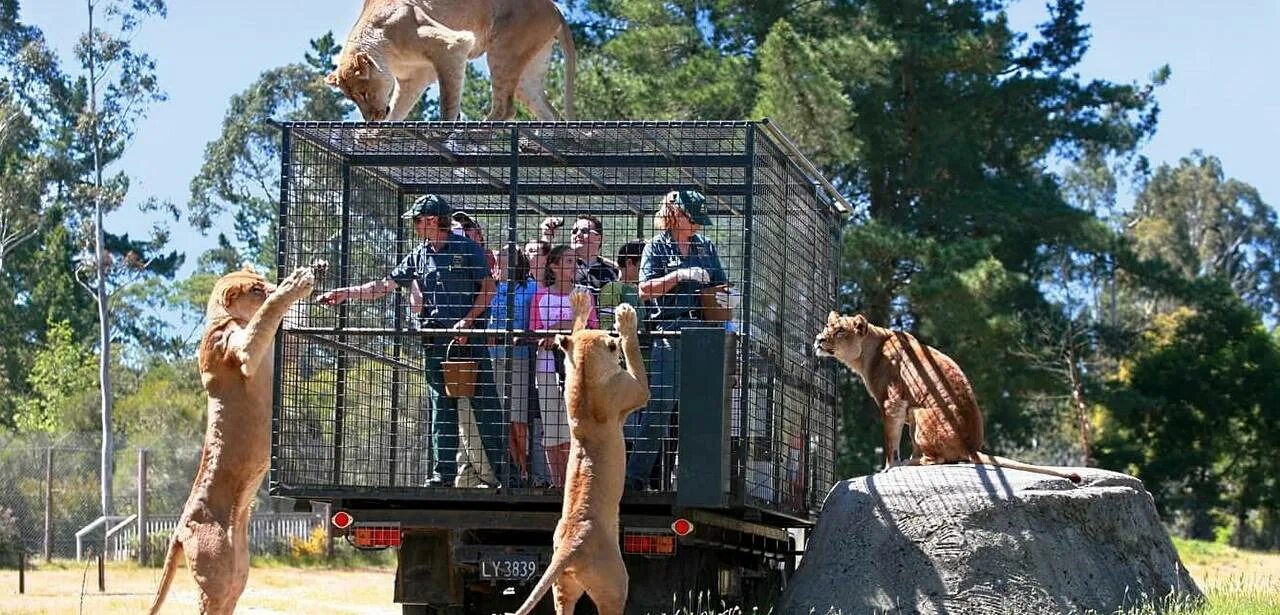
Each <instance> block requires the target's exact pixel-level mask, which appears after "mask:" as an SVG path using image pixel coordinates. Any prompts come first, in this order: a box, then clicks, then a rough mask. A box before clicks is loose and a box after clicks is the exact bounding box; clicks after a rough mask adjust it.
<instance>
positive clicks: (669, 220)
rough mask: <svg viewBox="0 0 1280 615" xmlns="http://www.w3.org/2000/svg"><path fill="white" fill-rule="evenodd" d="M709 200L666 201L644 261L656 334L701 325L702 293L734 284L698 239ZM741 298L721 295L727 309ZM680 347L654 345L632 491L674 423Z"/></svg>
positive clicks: (687, 193) (635, 436) (636, 421)
mask: <svg viewBox="0 0 1280 615" xmlns="http://www.w3.org/2000/svg"><path fill="white" fill-rule="evenodd" d="M705 205H706V197H704V196H703V195H702V193H700V192H698V191H697V190H677V191H674V192H670V193H668V194H667V196H666V197H665V198H664V199H663V201H662V206H661V207H659V209H658V213H657V215H655V216H654V226H655V227H657V228H658V229H660V232H659V233H658V235H657V236H655V237H654V238H653V239H652V240H651V241H649V243H648V244H646V245H645V247H644V252H643V254H642V255H641V257H640V298H641V299H645V300H648V301H650V302H651V303H652V305H653V309H652V311H651V312H650V314H649V317H648V318H647V319H646V323H647V324H648V327H649V329H650V330H652V331H679V330H680V329H681V328H683V327H685V326H687V325H690V324H701V323H702V322H703V320H702V314H701V312H702V310H701V303H700V298H699V291H701V290H702V288H703V287H705V286H708V285H711V284H720V283H724V282H726V281H727V280H728V278H727V277H726V276H725V272H724V267H723V266H721V264H720V257H719V255H718V254H716V247H715V244H713V243H711V240H710V239H707V238H706V237H703V236H701V235H698V234H697V232H698V230H699V229H700V228H701V227H703V226H710V225H711V218H710V217H709V216H708V215H707V214H706V213H705V211H704V207H705ZM737 297H738V295H737V294H735V293H729V292H725V293H718V294H717V296H716V298H717V300H718V301H719V302H720V304H721V306H722V307H728V308H733V307H736V300H737ZM676 353H677V347H676V346H675V345H674V344H673V343H672V341H671V339H670V338H658V339H655V340H654V342H653V350H652V361H651V368H650V371H649V374H650V375H649V388H650V389H651V390H652V392H653V395H652V397H651V398H650V402H649V405H648V406H647V407H645V408H643V409H641V410H640V411H639V412H635V413H632V414H631V416H629V417H627V428H628V435H629V436H630V438H631V440H632V442H633V448H632V452H631V456H630V457H629V458H628V459H627V487H628V488H630V489H635V490H643V489H645V488H646V487H647V486H648V485H649V477H650V474H651V473H652V471H653V465H654V462H655V461H656V460H657V458H658V454H659V453H660V452H661V450H662V440H663V439H664V438H665V437H666V436H667V434H668V432H669V431H670V427H671V425H672V423H673V422H674V421H673V419H674V418H675V417H674V415H675V410H676V400H677V399H679V386H678V385H679V378H678V377H677V376H678V375H677V374H676Z"/></svg>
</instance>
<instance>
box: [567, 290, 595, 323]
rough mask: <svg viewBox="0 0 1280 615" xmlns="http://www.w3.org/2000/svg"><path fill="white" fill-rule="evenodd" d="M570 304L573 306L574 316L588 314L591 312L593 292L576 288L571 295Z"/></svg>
mask: <svg viewBox="0 0 1280 615" xmlns="http://www.w3.org/2000/svg"><path fill="white" fill-rule="evenodd" d="M569 304H570V305H572V306H573V314H574V316H577V315H578V314H586V313H588V312H590V311H591V291H588V290H586V289H583V288H574V289H573V292H571V293H569Z"/></svg>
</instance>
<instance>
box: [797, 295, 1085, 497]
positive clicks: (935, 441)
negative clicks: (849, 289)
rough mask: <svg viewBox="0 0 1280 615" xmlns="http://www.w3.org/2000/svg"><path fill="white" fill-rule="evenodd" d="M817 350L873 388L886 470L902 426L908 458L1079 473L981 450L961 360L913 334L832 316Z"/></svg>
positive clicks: (1075, 478) (977, 413)
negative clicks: (908, 432)
mask: <svg viewBox="0 0 1280 615" xmlns="http://www.w3.org/2000/svg"><path fill="white" fill-rule="evenodd" d="M813 350H814V352H815V353H816V354H817V355H818V356H827V357H835V358H837V359H839V360H840V362H841V363H844V364H845V366H846V367H848V368H849V369H851V370H853V371H854V372H855V373H857V374H858V376H860V377H861V378H862V383H863V384H864V385H865V386H866V387H867V393H868V394H870V395H871V397H872V399H874V400H875V401H876V405H878V406H879V407H880V411H881V413H882V414H883V415H884V456H885V458H884V469H885V470H888V469H889V468H891V467H892V466H893V463H894V461H895V460H896V459H897V458H898V442H899V441H900V440H901V439H902V428H903V427H904V426H905V424H907V423H910V424H911V425H912V426H914V427H915V429H914V430H913V438H912V444H913V447H914V450H913V451H912V455H911V460H910V461H908V462H907V463H909V464H912V465H914V464H920V465H931V464H936V463H949V462H955V461H967V462H970V463H975V464H982V463H985V464H990V465H995V466H1001V467H1006V468H1013V469H1016V470H1027V471H1029V472H1039V473H1041V474H1049V475H1051V476H1060V477H1062V478H1066V479H1068V480H1070V481H1071V482H1073V483H1079V482H1080V475H1079V474H1075V473H1066V472H1059V471H1057V470H1053V469H1050V468H1046V467H1042V466H1037V465H1031V464H1029V463H1022V462H1020V461H1015V460H1013V459H1008V458H1005V457H997V456H995V455H988V454H986V453H983V452H980V451H979V450H978V449H979V448H981V447H982V445H983V433H982V410H981V409H979V408H978V400H977V399H975V398H974V396H973V387H972V386H970V385H969V379H968V378H966V377H965V375H964V372H963V371H961V370H960V366H959V365H957V364H956V362H955V361H953V360H952V359H951V357H948V356H947V355H945V354H942V353H941V352H939V351H938V350H937V349H936V348H933V347H930V346H926V345H924V344H921V343H920V342H919V341H918V340H916V338H915V337H913V336H912V335H910V334H908V333H903V332H901V331H891V330H889V329H886V328H884V327H877V326H876V325H873V324H871V323H870V322H867V319H866V318H865V317H863V316H862V315H861V314H857V315H854V316H841V315H839V314H837V313H835V312H831V313H830V314H828V315H827V326H826V328H824V329H823V330H822V332H821V333H819V334H818V337H817V339H816V340H814V342H813Z"/></svg>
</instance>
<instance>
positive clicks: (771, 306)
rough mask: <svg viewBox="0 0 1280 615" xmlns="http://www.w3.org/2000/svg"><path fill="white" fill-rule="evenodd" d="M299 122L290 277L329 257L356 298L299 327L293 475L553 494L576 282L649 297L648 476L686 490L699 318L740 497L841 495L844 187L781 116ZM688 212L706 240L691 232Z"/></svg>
mask: <svg viewBox="0 0 1280 615" xmlns="http://www.w3.org/2000/svg"><path fill="white" fill-rule="evenodd" d="M282 127H283V132H284V137H283V150H282V151H283V156H282V159H283V168H282V188H281V203H280V218H279V220H280V223H279V227H278V230H279V244H278V246H279V252H278V263H279V272H278V273H279V275H281V276H283V275H286V274H287V273H288V272H289V271H291V270H292V269H293V268H295V267H298V266H303V265H307V264H310V263H313V262H315V261H318V260H324V261H327V262H328V264H329V266H328V268H327V271H326V273H325V274H324V276H323V277H322V279H321V280H320V281H319V282H318V288H317V295H320V294H321V293H324V292H326V291H330V290H333V289H339V290H340V291H341V293H342V295H341V297H340V299H341V300H340V301H336V302H334V303H336V305H328V304H326V305H321V304H320V302H318V301H317V300H316V299H315V298H314V297H313V298H312V299H311V300H308V301H304V302H302V303H300V304H298V305H297V306H296V307H295V308H294V309H293V310H292V312H291V313H290V315H289V317H288V318H287V319H286V321H285V324H284V329H283V331H282V333H281V335H280V336H279V337H278V342H277V362H276V370H277V378H276V386H277V391H276V412H275V432H274V448H275V460H274V462H273V466H272V475H271V476H272V478H271V483H272V489H273V491H274V492H275V493H278V494H281V495H294V496H299V497H319V498H325V497H330V498H331V497H344V498H355V497H360V498H375V499H376V498H412V499H433V498H439V497H448V498H457V497H465V494H467V493H478V492H471V491H461V490H459V488H461V487H479V488H485V487H496V486H499V485H501V486H502V487H504V488H505V491H498V492H494V493H507V494H513V495H519V494H526V495H527V494H537V493H545V494H548V495H554V494H555V491H554V488H555V487H557V486H559V485H560V484H561V482H562V481H563V476H564V462H565V459H566V458H567V441H568V425H567V419H566V414H565V409H564V408H563V393H562V392H561V388H560V387H561V386H562V383H563V368H562V363H561V361H562V359H561V357H560V356H558V355H557V354H556V350H555V349H554V346H555V344H554V336H555V334H556V333H565V332H567V331H566V329H568V320H567V318H566V310H567V309H568V296H569V295H571V294H572V293H573V292H574V289H575V288H576V289H578V290H579V291H581V292H587V293H589V296H590V297H591V298H592V302H593V303H592V304H593V308H594V311H593V317H592V325H593V326H598V327H600V328H606V329H607V328H609V327H610V326H611V324H612V320H613V314H614V306H615V305H616V304H617V303H618V302H619V301H620V300H626V301H627V302H629V303H633V304H639V305H636V306H635V307H636V308H637V311H638V312H639V313H640V316H641V346H642V349H643V354H644V357H645V361H646V368H647V370H648V374H649V379H650V385H651V387H650V388H651V400H650V403H649V405H648V406H646V407H645V408H644V409H642V410H640V411H638V412H637V413H635V414H633V415H632V416H631V417H630V418H629V420H628V424H627V427H626V429H625V430H624V431H625V436H626V438H627V447H628V451H629V463H628V476H627V479H628V481H629V485H630V487H631V488H632V489H635V490H637V491H646V492H657V493H664V492H666V493H669V492H672V491H674V490H676V489H678V488H679V485H678V477H679V471H678V467H679V462H680V460H679V458H678V455H677V454H676V452H677V447H676V445H675V443H676V442H677V440H678V433H679V425H680V414H681V412H682V411H684V412H692V411H703V409H701V408H689V407H686V408H684V409H683V410H682V409H681V405H680V390H679V386H678V384H677V383H678V382H679V381H680V378H679V374H680V373H681V372H682V371H685V370H689V369H698V368H699V366H698V365H684V364H682V363H681V361H682V357H690V356H697V355H696V354H690V349H683V348H682V345H681V338H682V333H681V331H682V330H684V329H685V328H687V327H703V328H706V327H723V328H726V329H728V330H729V331H730V335H731V336H732V337H733V338H734V341H735V343H733V344H731V345H729V346H728V347H729V348H730V349H731V350H730V352H732V353H734V354H733V355H732V357H731V363H732V365H733V369H732V370H731V372H732V373H731V374H730V377H729V378H728V380H729V381H728V382H726V385H725V389H726V391H727V392H728V394H727V395H726V399H727V400H728V402H727V407H726V408H725V409H724V411H725V413H726V414H727V415H728V416H729V417H730V420H729V431H730V433H729V437H728V439H729V441H730V443H731V444H730V447H729V453H728V455H729V457H730V459H729V467H730V478H731V480H730V481H729V482H730V486H729V490H730V492H731V493H730V494H729V495H730V496H731V498H730V501H732V502H734V503H737V504H740V505H744V506H750V507H758V508H763V509H766V510H770V511H776V512H781V513H787V514H791V515H795V516H799V517H807V516H808V515H809V513H811V512H812V511H813V510H814V509H815V508H816V506H817V505H818V504H819V503H820V499H821V498H822V497H823V496H824V495H825V493H826V491H827V489H828V488H829V487H830V485H831V484H832V482H833V479H834V476H833V473H834V459H833V457H834V449H835V431H836V419H835V417H836V413H837V411H838V399H837V397H836V391H837V387H836V372H835V368H834V366H833V365H832V364H831V363H830V362H822V363H819V362H817V361H816V360H815V358H814V357H813V353H812V351H811V350H810V344H811V341H812V337H813V335H814V334H815V333H816V332H817V331H818V330H819V329H820V328H821V327H822V325H823V323H824V320H825V317H826V313H827V311H828V310H830V309H832V308H833V307H834V306H835V301H836V297H835V295H836V282H835V271H836V264H837V263H836V259H837V257H838V246H837V239H836V238H837V235H836V234H837V228H838V226H839V219H838V218H839V215H840V211H841V209H842V208H843V207H846V206H847V204H845V203H843V201H842V200H841V199H840V197H839V196H838V195H836V194H835V192H834V190H832V189H831V188H830V185H829V184H827V183H826V182H825V181H824V180H822V178H821V177H818V176H817V174H816V172H815V171H814V169H813V167H812V166H811V165H810V164H809V163H808V162H807V161H805V160H804V158H803V157H802V156H801V155H800V154H799V153H798V152H797V151H796V150H795V148H794V146H792V145H791V144H790V142H789V141H787V140H786V137H785V136H783V135H782V133H781V132H779V131H778V130H777V129H776V127H775V126H773V125H772V124H769V123H768V122H718V123H703V122H696V123H694V122H676V123H653V122H607V123H606V122H577V123H488V122H483V123H381V124H343V123H286V124H283V125H282ZM672 191H697V192H698V193H700V195H703V198H701V199H699V198H698V196H697V195H693V194H692V193H688V192H686V193H684V194H679V193H677V195H675V197H674V198H672V197H671V196H670V193H671V192H672ZM424 195H436V196H437V197H439V198H440V199H442V200H443V201H444V202H447V204H448V205H449V206H450V207H451V209H452V210H453V211H454V212H463V213H462V214H461V215H459V214H457V213H454V214H453V215H451V216H450V215H436V214H438V213H441V212H442V211H444V210H439V209H433V208H434V207H435V205H431V201H424V200H422V199H420V197H423V196H424ZM424 202H426V203H427V204H426V205H422V203H424ZM664 203H668V204H667V205H665V206H664ZM414 207H419V209H412V208H414ZM423 207H425V209H423ZM415 212H416V213H417V214H419V215H417V216H415V215H413V214H414V213H415ZM402 214H406V215H408V216H409V217H403V216H402ZM703 215H705V216H706V217H705V218H703V217H702V216H703ZM697 222H701V224H698V225H697V226H693V227H688V226H684V227H682V226H681V225H691V224H694V223H697ZM677 227H679V228H682V229H685V230H690V229H691V230H694V231H696V233H697V234H696V236H695V237H694V238H693V239H691V240H689V242H688V243H681V242H680V241H679V240H680V239H682V238H683V237H684V235H685V230H677ZM464 237H465V239H464ZM673 250H674V252H673ZM693 267H697V268H700V269H701V273H697V272H695V273H692V274H691V273H689V271H691V269H690V268H693ZM485 278H491V279H492V281H486V280H485ZM380 280H388V281H387V282H385V283H383V284H372V285H371V284H369V283H370V282H375V281H380ZM566 280H571V281H566ZM362 285H363V286H362ZM473 316H474V318H472V317H473ZM684 360H686V361H687V359H684ZM548 488H550V489H551V491H538V490H539V489H542V490H546V489H548ZM459 494H463V496H459ZM486 497H493V496H486Z"/></svg>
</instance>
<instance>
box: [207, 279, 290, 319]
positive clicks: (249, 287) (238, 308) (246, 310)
mask: <svg viewBox="0 0 1280 615" xmlns="http://www.w3.org/2000/svg"><path fill="white" fill-rule="evenodd" d="M275 289H276V287H275V285H273V284H271V283H270V282H268V281H267V279H266V278H264V277H262V276H261V275H259V274H258V273H257V272H255V271H253V270H251V269H243V270H240V271H233V272H231V273H228V274H227V275H224V276H222V277H221V278H219V279H218V281H217V282H216V283H214V285H213V292H212V293H210V294H209V310H208V313H209V314H211V315H212V314H217V313H225V314H227V315H229V316H231V317H232V318H235V319H237V320H248V319H249V318H251V317H252V316H253V314H254V313H255V312H257V311H258V308H260V307H262V303H263V302H264V301H266V300H267V295H270V294H271V292H272V291H274V290H275Z"/></svg>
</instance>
